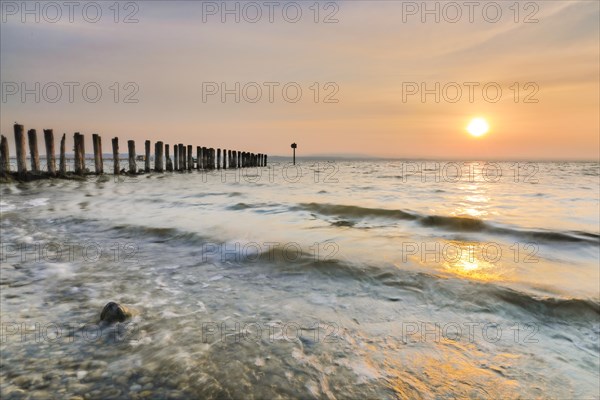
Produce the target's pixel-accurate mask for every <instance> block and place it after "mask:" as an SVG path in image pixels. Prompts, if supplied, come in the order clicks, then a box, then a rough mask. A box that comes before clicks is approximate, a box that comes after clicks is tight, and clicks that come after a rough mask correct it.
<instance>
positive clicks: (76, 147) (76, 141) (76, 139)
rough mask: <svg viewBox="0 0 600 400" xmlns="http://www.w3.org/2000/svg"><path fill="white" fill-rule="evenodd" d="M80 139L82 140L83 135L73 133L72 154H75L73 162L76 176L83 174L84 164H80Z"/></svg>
mask: <svg viewBox="0 0 600 400" xmlns="http://www.w3.org/2000/svg"><path fill="white" fill-rule="evenodd" d="M82 139H83V135H82V134H80V133H79V132H75V134H74V135H73V152H74V154H75V160H74V164H75V173H76V174H78V175H82V174H83V167H84V164H83V163H82V162H81V159H82V154H81V148H82V146H81V142H82V141H83V140H82Z"/></svg>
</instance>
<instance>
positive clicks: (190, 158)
mask: <svg viewBox="0 0 600 400" xmlns="http://www.w3.org/2000/svg"><path fill="white" fill-rule="evenodd" d="M187 160H188V161H187V169H188V171H191V170H193V169H194V156H193V154H192V145H191V144H188V146H187Z"/></svg>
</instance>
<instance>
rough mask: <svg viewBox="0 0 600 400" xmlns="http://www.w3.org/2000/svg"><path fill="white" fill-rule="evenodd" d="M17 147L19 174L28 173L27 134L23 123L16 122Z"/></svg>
mask: <svg viewBox="0 0 600 400" xmlns="http://www.w3.org/2000/svg"><path fill="white" fill-rule="evenodd" d="M14 130H15V147H16V149H17V171H18V172H19V175H25V174H26V173H27V156H26V155H25V135H24V134H23V125H19V124H15V126H14Z"/></svg>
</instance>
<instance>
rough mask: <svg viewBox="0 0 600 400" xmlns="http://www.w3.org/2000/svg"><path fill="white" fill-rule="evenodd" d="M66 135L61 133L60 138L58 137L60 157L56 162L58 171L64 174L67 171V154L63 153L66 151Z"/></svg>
mask: <svg viewBox="0 0 600 400" xmlns="http://www.w3.org/2000/svg"><path fill="white" fill-rule="evenodd" d="M66 142H67V135H66V134H65V133H63V135H62V138H61V139H60V159H59V164H58V172H59V173H60V174H61V175H65V174H66V173H67V155H66V154H65V153H66V151H67V143H66Z"/></svg>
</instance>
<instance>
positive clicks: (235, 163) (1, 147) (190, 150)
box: [0, 123, 267, 180]
mask: <svg viewBox="0 0 600 400" xmlns="http://www.w3.org/2000/svg"><path fill="white" fill-rule="evenodd" d="M43 132H44V147H43V149H45V153H46V164H45V166H44V167H45V168H42V167H41V165H40V154H39V151H38V142H37V131H36V130H35V129H29V130H28V131H27V138H26V137H25V129H24V127H23V125H20V124H18V123H16V124H14V135H15V154H16V156H15V159H16V165H17V166H16V171H14V170H13V171H11V159H10V149H9V144H8V138H6V137H5V136H4V135H2V136H1V139H0V175H2V176H3V177H4V178H8V179H10V177H15V178H17V179H18V180H29V179H39V178H43V177H62V178H69V176H73V174H75V175H87V174H90V173H91V172H90V171H89V170H88V168H87V167H86V153H85V138H84V135H83V134H81V133H79V132H75V133H74V134H73V148H72V150H73V153H72V154H73V158H72V159H71V158H67V156H68V155H67V153H66V134H63V135H62V137H61V138H60V150H59V162H58V167H57V165H56V164H57V160H56V157H57V155H56V151H55V142H54V131H53V130H52V129H43ZM26 142H28V143H26ZM27 144H28V145H29V146H28V147H27ZM111 144H112V162H113V168H112V169H113V174H114V175H119V174H120V173H122V170H121V162H120V161H121V160H120V158H121V155H120V153H119V138H118V137H114V138H112V140H111ZM92 147H93V152H94V153H93V157H94V172H93V173H94V174H98V175H100V174H104V159H103V158H104V154H103V153H102V138H101V136H100V135H99V134H97V133H94V134H92ZM171 147H172V148H173V157H172V158H171V153H170V150H171ZM195 147H196V151H195V158H194V146H193V145H185V144H183V143H178V144H171V145H169V144H165V143H164V142H163V141H156V142H155V143H154V146H152V143H151V141H150V140H145V141H144V156H141V155H140V156H137V155H136V151H135V141H134V140H127V151H128V162H129V165H128V166H129V170H128V173H129V174H138V173H149V172H157V173H163V172H165V171H168V172H173V171H179V172H186V171H190V172H191V171H192V170H203V171H212V170H215V169H216V170H221V169H223V170H225V169H235V168H249V167H264V166H266V165H267V155H266V154H264V153H252V152H247V151H239V150H231V149H224V148H221V147H217V148H214V147H205V146H195ZM152 148H154V153H152ZM27 150H29V151H27ZM28 153H29V154H28ZM28 155H29V160H28ZM42 156H43V155H42ZM69 157H70V156H69ZM142 158H143V161H144V167H143V168H140V169H138V167H137V162H138V161H141V160H142ZM152 159H154V162H153V163H152V162H151V160H152ZM69 160H72V161H73V164H72V166H73V170H72V171H73V172H69V171H68V169H69V168H68V166H67V162H68V161H69ZM90 162H91V155H90ZM28 163H29V165H30V167H31V170H30V171H31V173H30V172H29V168H28ZM12 168H14V167H12ZM57 168H58V170H57ZM44 169H45V170H46V171H44Z"/></svg>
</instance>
